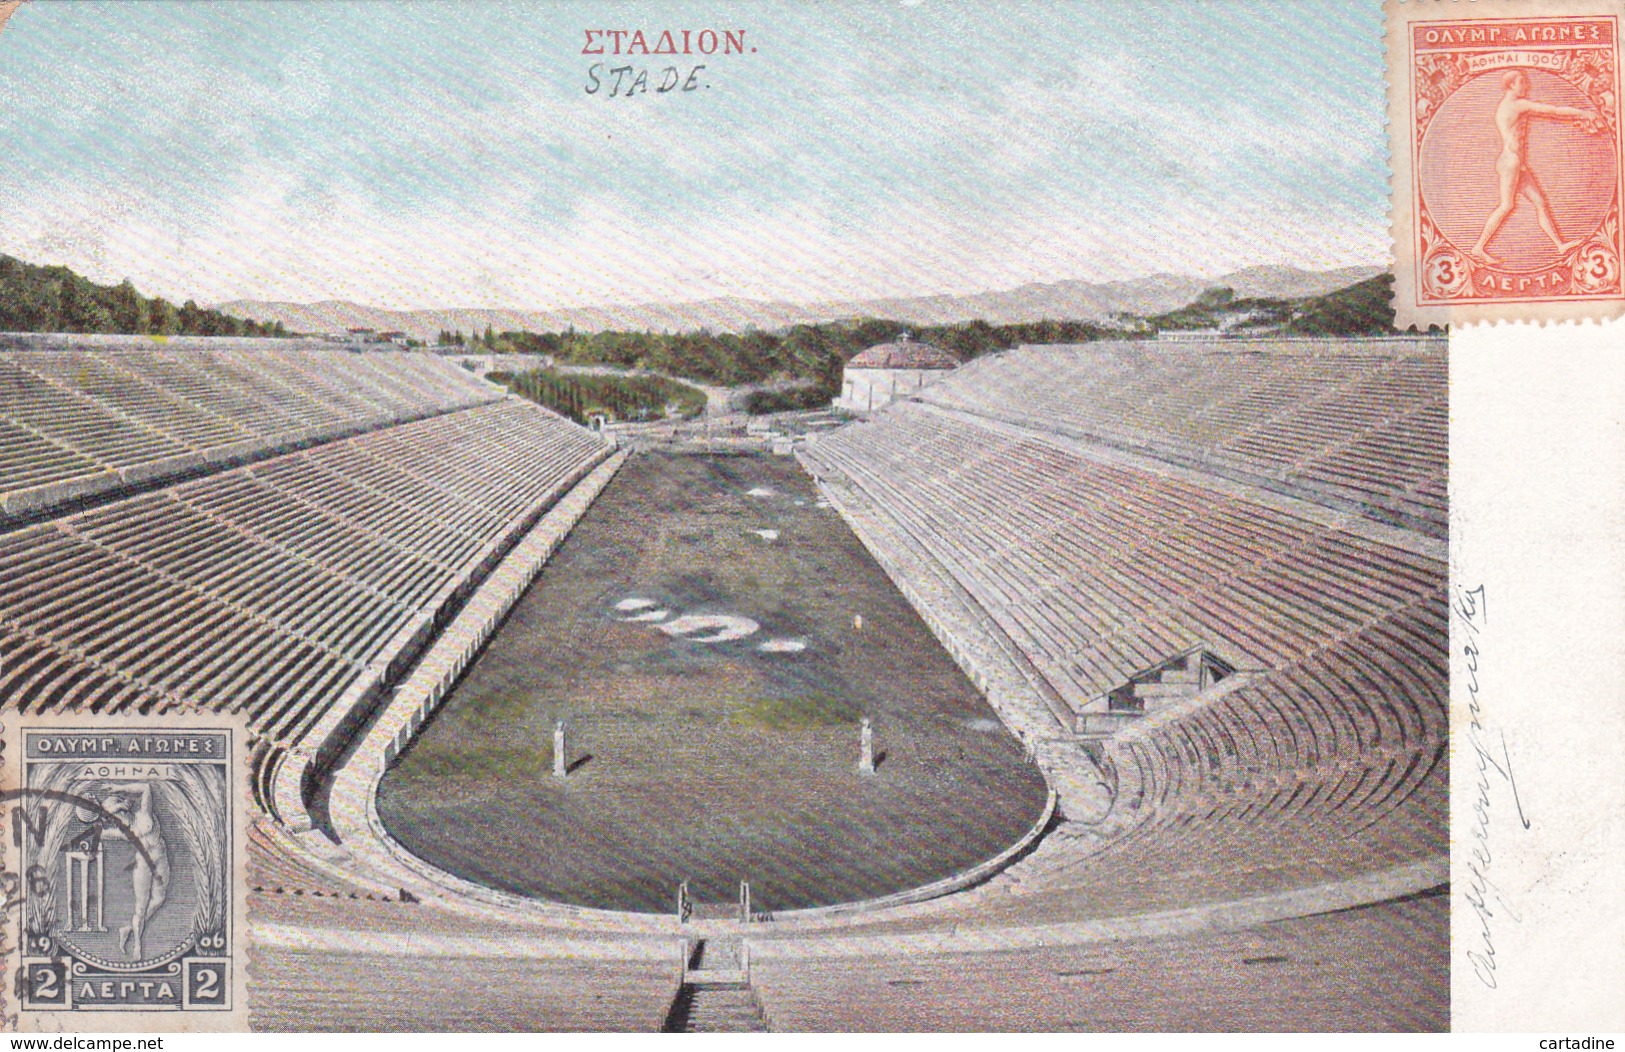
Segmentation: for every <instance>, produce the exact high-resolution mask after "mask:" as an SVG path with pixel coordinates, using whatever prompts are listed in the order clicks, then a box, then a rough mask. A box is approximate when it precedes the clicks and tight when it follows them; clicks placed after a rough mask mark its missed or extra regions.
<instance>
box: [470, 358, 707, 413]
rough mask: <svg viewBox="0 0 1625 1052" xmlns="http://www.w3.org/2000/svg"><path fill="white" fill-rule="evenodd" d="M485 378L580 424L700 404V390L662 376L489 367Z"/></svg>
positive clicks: (697, 408) (699, 408)
mask: <svg viewBox="0 0 1625 1052" xmlns="http://www.w3.org/2000/svg"><path fill="white" fill-rule="evenodd" d="M488 379H491V380H493V381H495V382H497V383H500V384H503V385H505V386H506V387H507V388H508V389H509V390H511V391H513V392H514V393H515V394H519V395H522V396H524V397H525V398H528V399H530V400H531V401H532V402H536V403H538V404H540V405H544V406H546V407H547V408H549V409H551V410H553V411H554V412H555V413H559V414H560V415H562V416H567V417H569V418H570V419H571V420H574V421H575V422H576V423H578V424H585V423H587V422H588V421H590V420H591V419H592V418H593V417H594V416H595V415H603V416H607V417H609V418H610V419H612V420H658V419H661V418H663V417H665V416H666V409H667V407H668V406H671V407H672V408H673V409H674V410H675V412H676V413H677V414H678V415H679V416H697V415H699V414H700V413H701V412H703V411H704V410H705V392H704V391H701V390H700V389H699V388H697V387H691V386H689V385H688V384H685V383H679V382H678V381H676V380H668V379H667V378H665V377H663V376H611V375H598V374H592V373H585V374H583V373H561V372H559V371H557V370H556V369H533V370H531V371H530V372H524V373H508V372H500V371H498V372H492V373H491V374H489V376H488Z"/></svg>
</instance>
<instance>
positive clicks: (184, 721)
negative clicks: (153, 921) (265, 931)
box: [0, 711, 252, 1033]
mask: <svg viewBox="0 0 1625 1052" xmlns="http://www.w3.org/2000/svg"><path fill="white" fill-rule="evenodd" d="M41 729H61V730H65V731H70V732H87V731H109V730H125V731H130V730H136V731H141V732H165V733H175V732H184V731H192V730H197V731H206V730H226V731H230V732H231V742H232V748H231V754H230V761H231V762H230V767H229V769H228V775H227V782H228V786H227V800H228V802H229V805H230V810H231V814H230V815H229V816H228V820H227V828H228V830H229V831H230V837H231V844H230V857H229V859H228V860H227V865H226V868H227V871H228V879H229V881H230V889H229V892H230V893H229V896H228V902H229V904H230V929H229V930H230V933H231V934H230V947H229V956H230V959H231V981H230V998H231V1001H230V1007H229V1008H228V1009H226V1010H224V1011H222V1010H208V1011H201V1010H195V1009H193V1010H188V1009H181V1010H174V1009H153V1010H121V1011H98V1012H83V1011H69V1012H48V1011H37V1010H24V1009H23V1008H22V1006H21V1002H20V998H19V996H18V988H17V983H18V968H19V965H20V960H21V955H20V948H21V947H20V938H19V936H20V934H21V930H20V929H21V923H22V921H21V918H22V912H23V911H22V909H21V908H20V905H19V904H18V903H16V902H15V901H14V900H13V899H12V898H10V897H9V889H11V888H13V887H16V886H18V883H17V882H18V881H19V879H20V878H21V874H20V873H19V872H18V864H19V853H20V852H19V847H18V844H17V842H16V838H15V837H14V834H13V823H14V822H15V821H16V820H15V819H14V818H13V816H12V810H13V808H14V806H15V794H16V791H17V790H18V789H19V784H18V783H19V781H20V779H21V775H22V771H23V764H22V751H21V750H22V740H23V732H24V731H27V730H36V731H37V730H41ZM248 758H249V757H248V724H247V720H246V718H245V717H244V716H243V715H242V714H235V715H228V714H219V713H205V712H193V711H180V712H176V711H170V712H165V713H160V714H147V715H143V714H140V713H126V714H119V715H114V716H103V715H95V714H91V713H81V712H56V713H18V712H15V711H12V712H5V713H3V714H0V794H4V795H3V797H0V801H3V805H4V811H5V814H4V815H3V816H0V824H3V826H4V828H3V829H0V881H4V884H3V885H0V890H7V891H8V898H7V901H6V902H5V904H4V905H5V907H6V908H5V911H4V913H5V917H4V921H3V924H0V1029H3V1030H6V1031H21V1032H27V1031H35V1032H69V1033H71V1032H90V1033H101V1032H146V1033H153V1032H159V1033H218V1032H239V1031H246V1030H248V1028H249V1026H248V1024H249V1005H248V966H249V945H248V938H249V924H248V874H247V843H248V841H247V837H248V823H249V812H250V808H251V806H252V798H251V795H250V789H249V779H248ZM14 874H15V875H16V876H13V875H14Z"/></svg>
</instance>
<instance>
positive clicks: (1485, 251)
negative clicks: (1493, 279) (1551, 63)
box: [1467, 69, 1598, 264]
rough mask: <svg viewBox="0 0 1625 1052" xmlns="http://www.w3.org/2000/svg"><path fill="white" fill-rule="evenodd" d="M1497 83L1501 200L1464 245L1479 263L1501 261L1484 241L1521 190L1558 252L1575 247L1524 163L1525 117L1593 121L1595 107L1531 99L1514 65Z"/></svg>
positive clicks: (1510, 210)
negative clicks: (1472, 240) (1500, 91)
mask: <svg viewBox="0 0 1625 1052" xmlns="http://www.w3.org/2000/svg"><path fill="white" fill-rule="evenodd" d="M1501 87H1502V88H1504V89H1505V90H1506V94H1505V95H1503V96H1502V97H1501V101H1500V103H1499V104H1498V105H1497V106H1496V107H1495V126H1496V128H1497V129H1498V130H1499V131H1500V133H1501V156H1500V157H1498V158H1496V161H1495V173H1496V175H1497V176H1498V177H1499V178H1500V183H1501V202H1500V204H1498V205H1496V206H1495V210H1494V211H1492V212H1491V213H1490V215H1489V218H1488V219H1486V220H1485V221H1484V232H1483V233H1481V234H1479V235H1478V242H1477V243H1476V244H1474V245H1473V247H1472V248H1470V249H1468V250H1467V254H1468V255H1470V256H1472V257H1473V258H1474V259H1476V260H1478V261H1479V262H1480V263H1488V264H1495V263H1499V262H1501V260H1500V259H1499V258H1497V257H1495V256H1492V255H1490V252H1489V243H1490V240H1491V239H1492V238H1494V237H1495V235H1496V234H1497V233H1499V232H1500V230H1501V224H1503V223H1505V222H1506V221H1507V218H1508V217H1509V216H1511V215H1512V213H1513V212H1514V211H1515V210H1516V209H1517V207H1518V197H1519V195H1522V196H1524V197H1527V198H1529V200H1530V201H1532V202H1534V205H1535V218H1536V219H1538V220H1539V221H1540V228H1541V229H1542V230H1544V231H1546V236H1547V237H1549V238H1551V239H1552V243H1553V244H1555V245H1556V246H1557V250H1558V252H1559V254H1562V255H1567V254H1568V253H1569V252H1571V251H1573V250H1574V249H1576V248H1578V247H1579V245H1580V242H1579V241H1564V240H1563V235H1562V234H1561V233H1560V232H1559V231H1558V229H1557V220H1556V219H1554V218H1552V208H1551V204H1550V203H1549V202H1548V201H1547V200H1546V191H1545V189H1543V188H1542V187H1541V185H1540V180H1539V179H1537V178H1535V173H1534V171H1533V170H1532V169H1530V167H1529V160H1528V150H1529V122H1530V121H1531V120H1532V119H1534V118H1536V117H1547V118H1551V119H1554V120H1571V121H1593V120H1597V119H1598V114H1597V112H1596V111H1595V110H1582V109H1577V108H1575V107H1573V106H1552V105H1549V104H1547V103H1544V102H1534V101H1532V100H1531V99H1530V98H1529V75H1528V74H1527V73H1525V72H1524V71H1523V70H1519V69H1513V70H1508V71H1507V72H1505V73H1503V74H1502V75H1501Z"/></svg>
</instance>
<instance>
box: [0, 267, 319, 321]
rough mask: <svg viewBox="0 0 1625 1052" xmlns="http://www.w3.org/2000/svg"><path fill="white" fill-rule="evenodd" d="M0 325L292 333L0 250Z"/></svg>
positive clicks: (127, 283) (126, 280) (123, 282)
mask: <svg viewBox="0 0 1625 1052" xmlns="http://www.w3.org/2000/svg"><path fill="white" fill-rule="evenodd" d="M0 331H5V332H84V333H116V334H124V335H129V334H140V333H152V334H155V335H164V336H288V335H290V333H289V332H288V330H287V329H286V328H285V327H284V326H283V324H282V323H281V322H280V321H279V322H257V321H254V320H253V319H251V318H238V317H234V316H232V315H230V314H222V313H221V312H220V311H217V310H208V309H206V308H203V307H199V306H198V305H197V304H196V303H195V302H193V301H192V300H187V301H186V302H185V303H183V304H181V305H180V306H178V307H177V306H176V305H175V304H173V303H170V302H169V301H168V300H165V299H164V298H163V297H161V296H152V297H148V296H143V295H141V293H139V292H137V291H136V290H135V286H134V285H132V284H130V281H129V279H128V278H126V279H125V280H124V281H122V282H120V283H119V284H117V285H98V284H96V283H95V282H93V281H90V280H89V279H87V278H83V277H80V276H79V275H78V274H75V273H74V272H73V271H72V270H69V269H68V268H67V267H56V266H49V267H42V266H36V265H34V264H32V263H24V262H23V261H22V260H20V259H15V258H13V257H11V256H7V255H3V254H0Z"/></svg>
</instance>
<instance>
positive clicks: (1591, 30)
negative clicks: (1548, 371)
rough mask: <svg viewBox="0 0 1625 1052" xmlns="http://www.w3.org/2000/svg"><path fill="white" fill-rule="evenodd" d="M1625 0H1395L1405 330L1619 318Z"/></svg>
mask: <svg viewBox="0 0 1625 1052" xmlns="http://www.w3.org/2000/svg"><path fill="white" fill-rule="evenodd" d="M1622 15H1625V3H1621V2H1620V0H1546V2H1542V3H1526V2H1521V0H1477V2H1474V3H1461V2H1439V0H1408V2H1404V3H1400V2H1396V0H1388V6H1387V17H1388V44H1387V47H1388V51H1387V58H1388V99H1389V133H1390V158H1391V164H1392V167H1393V186H1392V193H1393V197H1392V209H1393V233H1394V257H1395V258H1394V263H1395V282H1394V310H1395V323H1396V324H1397V325H1398V326H1399V327H1400V328H1405V327H1408V326H1410V325H1415V326H1417V327H1418V328H1424V327H1426V326H1428V325H1447V324H1452V323H1460V322H1474V321H1495V320H1501V319H1507V320H1518V319H1532V320H1548V319H1551V320H1561V319H1583V318H1606V317H1614V316H1617V315H1619V314H1620V313H1622V311H1625V273H1622V270H1621V259H1622V257H1625V230H1622V228H1621V222H1620V201H1621V193H1620V174H1621V168H1622V158H1625V153H1622V139H1621V125H1620V111H1619V99H1620V68H1619V57H1620V31H1621V21H1622V19H1621V16H1622Z"/></svg>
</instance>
